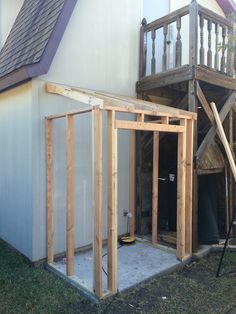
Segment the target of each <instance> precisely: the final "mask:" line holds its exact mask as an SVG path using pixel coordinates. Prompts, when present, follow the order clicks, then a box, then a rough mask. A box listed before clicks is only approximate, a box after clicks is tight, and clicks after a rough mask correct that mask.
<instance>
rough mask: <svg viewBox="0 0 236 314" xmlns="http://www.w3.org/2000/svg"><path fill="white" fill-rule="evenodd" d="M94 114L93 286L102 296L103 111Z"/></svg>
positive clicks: (94, 111)
mask: <svg viewBox="0 0 236 314" xmlns="http://www.w3.org/2000/svg"><path fill="white" fill-rule="evenodd" d="M92 114H93V130H92V134H93V288H94V292H95V294H96V295H97V296H98V297H99V298H101V297H102V296H103V289H102V180H103V175H102V160H103V156H102V146H103V145H102V111H100V110H99V109H94V110H93V111H92Z"/></svg>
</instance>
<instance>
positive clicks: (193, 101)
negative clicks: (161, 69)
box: [188, 80, 199, 252]
mask: <svg viewBox="0 0 236 314" xmlns="http://www.w3.org/2000/svg"><path fill="white" fill-rule="evenodd" d="M195 84H196V81H194V80H191V81H189V83H188V110H189V111H192V112H196V113H197V112H198V110H197V106H198V101H197V96H196V88H195ZM193 133H194V138H193V158H194V157H195V155H196V152H197V137H198V131H197V120H196V121H194V127H193ZM197 166H198V165H197V160H196V161H195V163H194V165H193V195H192V201H193V210H192V239H193V241H192V248H193V251H195V252H196V251H197V250H198V245H199V243H198V174H197Z"/></svg>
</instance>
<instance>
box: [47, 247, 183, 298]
mask: <svg viewBox="0 0 236 314" xmlns="http://www.w3.org/2000/svg"><path fill="white" fill-rule="evenodd" d="M106 253H107V247H106V246H104V248H103V268H104V270H105V271H106V270H107V255H106ZM74 264H75V275H74V276H72V277H71V279H72V280H74V281H77V282H78V283H79V284H81V285H82V286H85V287H86V288H87V289H89V290H90V291H92V289H93V253H92V250H89V251H86V252H81V253H79V255H76V256H75V259H74ZM179 264H180V262H179V261H178V260H177V259H176V256H175V254H173V253H170V252H166V251H164V250H162V249H159V248H155V247H153V246H151V245H150V244H149V243H147V242H145V243H140V242H136V243H135V244H134V245H130V246H122V247H120V246H119V249H118V290H119V291H124V290H126V289H128V288H130V287H132V286H134V285H136V284H138V283H140V282H142V281H144V280H146V279H148V278H150V277H153V276H155V275H158V274H159V273H161V272H163V271H166V270H168V269H169V268H172V267H174V266H177V265H179ZM52 266H53V268H55V269H56V270H57V271H59V272H60V273H62V274H63V275H65V274H66V260H65V259H62V260H60V261H57V262H55V263H53V265H52ZM102 281H103V289H104V292H108V291H107V276H106V274H105V272H103V278H102Z"/></svg>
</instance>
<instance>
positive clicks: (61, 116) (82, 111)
mask: <svg viewBox="0 0 236 314" xmlns="http://www.w3.org/2000/svg"><path fill="white" fill-rule="evenodd" d="M92 110H93V108H92V107H89V108H84V109H77V110H73V111H70V112H62V113H57V114H53V115H50V116H47V117H46V119H48V120H54V119H61V118H65V117H66V116H73V115H78V114H81V113H87V112H91V111H92Z"/></svg>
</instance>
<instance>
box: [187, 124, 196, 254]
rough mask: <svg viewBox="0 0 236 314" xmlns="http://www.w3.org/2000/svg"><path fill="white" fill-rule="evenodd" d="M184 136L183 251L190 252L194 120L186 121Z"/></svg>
mask: <svg viewBox="0 0 236 314" xmlns="http://www.w3.org/2000/svg"><path fill="white" fill-rule="evenodd" d="M186 131H187V134H186V136H187V138H186V188H185V191H186V200H185V252H186V254H187V255H191V254H192V208H193V141H194V121H190V120H188V121H187V129H186Z"/></svg>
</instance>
